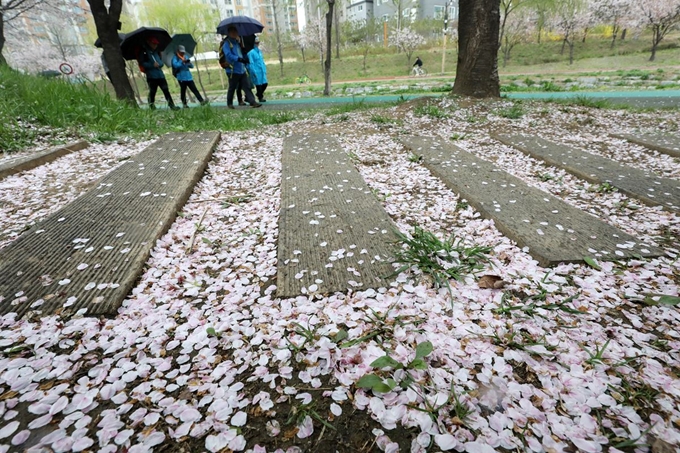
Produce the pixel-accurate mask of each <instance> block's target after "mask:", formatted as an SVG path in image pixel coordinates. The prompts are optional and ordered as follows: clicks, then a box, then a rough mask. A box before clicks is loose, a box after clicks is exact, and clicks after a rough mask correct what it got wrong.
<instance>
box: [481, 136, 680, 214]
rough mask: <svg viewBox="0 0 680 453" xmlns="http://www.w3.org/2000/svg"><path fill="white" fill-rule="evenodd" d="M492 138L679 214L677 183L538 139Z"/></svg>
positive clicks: (678, 182)
mask: <svg viewBox="0 0 680 453" xmlns="http://www.w3.org/2000/svg"><path fill="white" fill-rule="evenodd" d="M493 138H495V139H496V140H498V141H500V142H502V143H504V144H506V145H508V146H512V147H515V148H517V149H518V150H520V151H522V152H523V153H526V154H528V155H530V156H531V157H534V158H536V159H540V160H543V161H545V162H546V163H548V164H549V165H552V166H555V167H559V168H563V169H565V170H566V171H568V172H569V173H572V174H574V175H576V176H577V177H579V178H581V179H583V180H586V181H589V182H591V183H595V184H604V183H610V184H611V185H612V186H614V187H616V188H617V189H618V190H619V191H621V192H622V193H625V194H626V195H628V196H630V197H634V198H637V199H639V200H640V201H642V202H644V203H646V204H648V205H650V206H663V207H664V208H665V209H668V210H669V211H680V181H676V180H673V179H667V178H660V177H658V176H656V175H655V174H654V173H651V172H649V171H645V170H639V169H637V168H633V167H628V166H625V165H621V164H620V163H618V162H616V161H613V160H611V159H607V158H606V157H602V156H598V155H596V154H590V153H586V152H584V151H580V150H578V149H574V148H571V147H569V146H566V145H562V144H558V143H553V142H550V141H548V140H544V139H542V138H539V137H534V136H525V135H503V134H498V135H494V136H493Z"/></svg>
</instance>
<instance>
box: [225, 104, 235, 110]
mask: <svg viewBox="0 0 680 453" xmlns="http://www.w3.org/2000/svg"><path fill="white" fill-rule="evenodd" d="M227 108H228V109H232V110H236V107H234V106H233V105H228V106H227Z"/></svg>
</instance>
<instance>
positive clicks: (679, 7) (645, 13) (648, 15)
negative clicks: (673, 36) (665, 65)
mask: <svg viewBox="0 0 680 453" xmlns="http://www.w3.org/2000/svg"><path fill="white" fill-rule="evenodd" d="M637 7H638V12H641V13H642V18H641V22H642V25H644V26H646V27H647V28H649V29H650V30H651V31H652V55H651V56H650V57H649V61H654V60H655V59H656V50H657V49H658V47H659V43H661V41H662V40H663V38H664V37H665V36H666V35H667V34H668V32H670V31H671V30H672V29H673V28H674V27H675V25H676V24H678V23H679V22H680V1H678V0H639V1H638V2H637Z"/></svg>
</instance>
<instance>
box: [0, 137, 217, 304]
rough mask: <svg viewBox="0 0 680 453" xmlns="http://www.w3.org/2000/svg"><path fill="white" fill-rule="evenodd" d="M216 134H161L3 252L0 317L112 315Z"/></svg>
mask: <svg viewBox="0 0 680 453" xmlns="http://www.w3.org/2000/svg"><path fill="white" fill-rule="evenodd" d="M219 138H220V134H219V133H217V132H201V133H187V134H168V135H165V136H163V137H161V138H160V139H159V140H158V141H156V142H155V143H153V144H152V145H150V146H149V147H147V148H146V149H145V150H144V151H142V152H141V153H139V154H138V155H137V156H135V157H133V158H132V159H130V160H128V161H126V162H125V163H124V164H123V165H122V166H121V167H119V168H118V169H116V170H114V171H113V172H111V173H109V174H108V175H107V176H105V177H104V178H102V179H101V180H100V181H99V183H98V184H97V186H96V187H95V188H93V189H91V190H90V191H89V192H87V193H86V194H85V195H83V196H81V197H80V198H78V199H76V200H75V201H74V202H72V203H70V204H69V205H67V206H65V207H64V208H62V209H60V210H59V211H57V212H56V213H54V214H53V215H51V216H49V217H48V218H47V219H45V220H44V221H42V222H40V223H39V224H37V225H36V226H34V227H33V228H31V229H30V230H28V231H27V232H25V233H24V234H23V235H21V236H20V237H19V238H18V239H17V240H16V241H14V242H12V243H10V244H9V245H8V246H7V247H5V248H3V249H1V250H0V276H2V278H1V279H0V314H2V315H4V314H7V313H11V312H14V313H17V315H18V316H19V317H21V316H25V315H29V314H30V313H34V314H38V315H47V314H54V313H61V314H63V315H68V314H70V313H76V312H78V311H79V310H81V309H87V311H86V312H85V314H87V315H114V314H115V313H116V311H117V309H118V307H119V306H120V305H121V303H122V302H123V300H124V299H125V297H126V296H127V295H128V293H129V291H130V290H131V288H132V286H133V285H134V283H135V282H136V281H137V279H138V278H139V275H140V273H141V272H142V270H143V267H144V263H145V262H146V260H147V258H148V256H149V252H150V251H151V248H152V247H153V246H154V245H155V242H156V240H157V239H158V238H159V237H160V236H161V235H162V234H163V233H165V232H166V231H167V229H168V228H169V226H170V224H171V223H172V222H173V221H174V219H175V217H176V215H177V211H179V210H180V209H181V207H182V206H183V205H184V203H185V202H186V200H187V199H188V197H189V195H191V192H192V191H193V187H194V185H195V184H196V182H197V181H198V180H199V179H200V178H201V176H202V175H203V172H204V170H205V168H206V167H207V165H208V161H209V160H210V158H211V157H212V151H213V149H214V148H215V146H216V145H217V142H218V141H219ZM81 313H82V312H81Z"/></svg>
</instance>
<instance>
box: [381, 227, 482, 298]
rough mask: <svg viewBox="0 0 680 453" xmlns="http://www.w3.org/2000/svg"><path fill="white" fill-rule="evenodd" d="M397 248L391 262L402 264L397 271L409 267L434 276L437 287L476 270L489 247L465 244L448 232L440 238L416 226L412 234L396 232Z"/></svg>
mask: <svg viewBox="0 0 680 453" xmlns="http://www.w3.org/2000/svg"><path fill="white" fill-rule="evenodd" d="M396 235H397V241H396V243H397V244H398V248H397V250H396V252H395V256H396V257H395V260H394V262H395V263H397V264H400V265H402V266H401V268H400V269H399V270H397V272H396V273H397V274H398V273H400V272H404V271H406V270H408V269H410V268H413V267H417V269H418V270H419V271H420V272H421V273H423V274H425V275H429V276H431V277H432V278H433V279H434V282H435V285H436V286H437V287H449V280H450V279H454V280H462V279H463V278H464V277H465V276H466V275H469V274H476V273H477V272H480V271H481V270H483V269H484V266H485V265H486V264H487V263H488V262H489V253H490V252H491V247H488V246H480V245H473V246H466V245H465V244H463V241H462V239H460V238H456V237H455V236H451V237H449V238H448V239H443V240H442V239H439V238H438V237H437V236H435V235H434V234H433V233H430V232H429V231H425V230H424V229H422V228H421V227H418V226H416V227H415V229H414V230H413V233H412V234H411V236H410V237H409V236H407V235H405V234H403V233H401V232H399V231H397V232H396Z"/></svg>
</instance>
